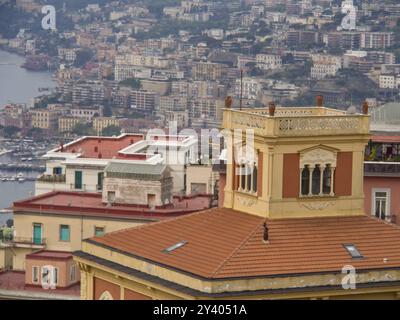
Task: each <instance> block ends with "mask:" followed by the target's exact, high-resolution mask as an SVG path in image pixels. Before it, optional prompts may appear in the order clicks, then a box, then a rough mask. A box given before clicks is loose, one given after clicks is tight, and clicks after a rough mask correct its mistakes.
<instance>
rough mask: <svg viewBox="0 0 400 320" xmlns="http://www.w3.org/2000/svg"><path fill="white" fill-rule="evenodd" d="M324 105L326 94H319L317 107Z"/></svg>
mask: <svg viewBox="0 0 400 320" xmlns="http://www.w3.org/2000/svg"><path fill="white" fill-rule="evenodd" d="M323 105H324V96H322V95H318V96H317V107H322V106H323Z"/></svg>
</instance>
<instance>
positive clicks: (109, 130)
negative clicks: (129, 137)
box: [101, 125, 121, 137]
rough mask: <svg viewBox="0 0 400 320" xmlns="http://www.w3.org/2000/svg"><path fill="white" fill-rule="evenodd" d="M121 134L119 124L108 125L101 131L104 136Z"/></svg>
mask: <svg viewBox="0 0 400 320" xmlns="http://www.w3.org/2000/svg"><path fill="white" fill-rule="evenodd" d="M120 134H121V128H120V127H119V126H114V125H111V126H108V127H106V128H104V129H103V130H102V131H101V135H102V136H105V137H112V136H119V135H120Z"/></svg>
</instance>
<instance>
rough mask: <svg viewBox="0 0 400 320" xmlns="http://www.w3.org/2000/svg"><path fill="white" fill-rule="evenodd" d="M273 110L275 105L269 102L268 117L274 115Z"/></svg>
mask: <svg viewBox="0 0 400 320" xmlns="http://www.w3.org/2000/svg"><path fill="white" fill-rule="evenodd" d="M275 109H276V106H275V103H274V102H270V103H269V106H268V113H269V116H270V117H273V116H274V115H275Z"/></svg>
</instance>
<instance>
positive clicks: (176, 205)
mask: <svg viewBox="0 0 400 320" xmlns="http://www.w3.org/2000/svg"><path fill="white" fill-rule="evenodd" d="M210 197H211V196H210V195H197V196H193V197H183V198H177V197H174V199H173V204H171V205H169V206H165V207H157V208H155V209H152V210H151V209H149V208H148V207H147V206H139V205H129V204H116V203H115V204H113V205H112V206H111V207H109V206H107V204H106V203H104V202H103V201H102V195H101V194H99V193H88V192H66V191H54V192H50V193H46V194H42V195H39V196H36V197H33V198H29V199H25V200H21V201H17V202H14V205H13V208H12V209H13V210H14V212H15V213H21V212H24V211H26V212H43V213H49V214H64V215H65V214H68V215H79V216H81V215H85V216H107V217H115V218H126V219H143V220H160V219H165V218H171V217H177V216H181V215H184V214H188V213H193V212H197V211H200V210H204V209H206V208H209V207H210Z"/></svg>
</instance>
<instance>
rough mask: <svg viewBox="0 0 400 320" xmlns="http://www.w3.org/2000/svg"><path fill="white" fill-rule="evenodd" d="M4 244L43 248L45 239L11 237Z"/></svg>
mask: <svg viewBox="0 0 400 320" xmlns="http://www.w3.org/2000/svg"><path fill="white" fill-rule="evenodd" d="M5 242H6V243H8V244H13V245H31V246H45V245H46V238H29V237H12V238H11V239H7V240H6V241H5Z"/></svg>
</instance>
